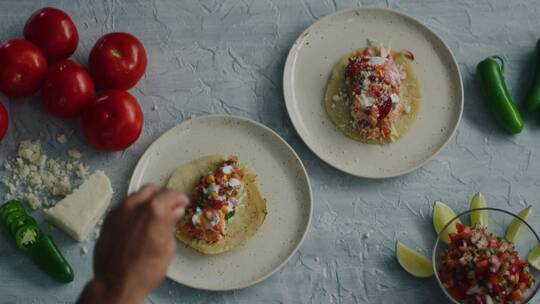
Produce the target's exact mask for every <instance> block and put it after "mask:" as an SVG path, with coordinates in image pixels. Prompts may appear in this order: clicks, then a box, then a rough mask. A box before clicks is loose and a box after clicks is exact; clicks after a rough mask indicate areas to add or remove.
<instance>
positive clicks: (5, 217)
mask: <svg viewBox="0 0 540 304" xmlns="http://www.w3.org/2000/svg"><path fill="white" fill-rule="evenodd" d="M0 220H1V222H3V223H4V226H6V228H7V230H8V231H9V232H10V233H11V235H12V236H13V238H14V239H15V244H16V245H17V249H19V250H20V251H23V252H29V253H30V255H31V257H32V260H34V262H35V263H36V264H37V265H38V266H39V267H41V268H42V269H43V270H44V271H45V272H46V273H47V274H49V275H50V276H51V277H53V278H55V279H57V280H58V281H60V282H64V283H68V282H71V281H73V270H72V269H71V266H70V265H69V264H68V262H67V261H66V259H65V258H64V256H63V255H62V253H61V252H60V250H58V248H57V247H56V245H55V244H54V242H53V240H52V239H51V238H50V237H49V236H48V235H45V234H43V233H41V230H40V229H39V226H38V225H37V223H36V220H35V219H34V218H32V217H31V216H29V215H28V214H27V213H26V210H25V209H24V206H23V205H22V203H21V202H20V201H17V200H13V201H9V202H7V203H5V204H3V205H2V206H0Z"/></svg>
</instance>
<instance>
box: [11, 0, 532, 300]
mask: <svg viewBox="0 0 540 304" xmlns="http://www.w3.org/2000/svg"><path fill="white" fill-rule="evenodd" d="M46 5H53V6H58V7H62V8H64V9H65V10H66V11H68V12H69V14H70V15H71V16H72V17H73V19H74V20H75V22H76V24H77V25H78V28H79V32H80V36H81V42H80V45H79V48H78V50H77V52H76V54H75V56H74V58H75V59H76V60H77V61H79V62H81V63H86V58H87V54H88V52H89V49H90V48H91V47H92V45H93V43H94V42H95V41H96V39H97V38H98V37H99V36H100V35H102V34H104V33H107V32H111V31H129V32H131V33H133V34H135V35H137V36H138V37H139V38H140V39H141V40H142V41H143V43H144V45H145V46H146V49H147V52H148V54H149V63H150V64H149V67H148V70H147V73H146V76H145V77H144V79H142V81H141V82H140V83H139V84H138V85H137V87H136V88H134V89H133V90H132V93H133V94H135V95H136V97H137V98H138V99H139V100H140V101H141V103H142V106H143V108H144V112H145V116H146V120H145V123H146V125H145V128H144V134H143V135H142V137H141V138H140V139H139V141H138V142H137V143H136V144H135V145H134V146H133V147H132V148H130V149H129V150H127V151H125V152H121V153H109V154H103V153H96V152H93V151H92V150H91V149H90V148H89V147H88V146H87V145H86V144H85V143H84V139H83V138H82V137H81V132H80V130H79V128H78V123H77V122H76V121H64V120H59V119H54V118H51V117H50V116H49V115H47V114H45V113H44V112H43V109H42V108H41V106H40V105H39V103H38V99H37V98H36V97H33V98H29V99H28V100H26V101H23V102H7V100H6V98H4V97H2V98H1V99H2V102H3V103H4V104H6V105H7V106H8V108H9V112H10V114H11V118H12V124H11V126H10V127H11V129H10V132H9V135H8V137H7V138H6V139H5V140H4V141H3V142H2V144H1V145H0V158H1V159H5V158H6V157H8V156H9V155H12V154H13V153H14V150H15V146H16V143H17V142H18V141H19V140H21V139H25V138H40V139H41V140H42V141H43V142H44V143H45V144H46V147H47V149H48V151H49V154H51V155H55V154H56V155H59V156H60V155H61V156H66V155H67V153H66V151H67V149H66V148H65V147H61V146H60V145H58V144H56V143H55V142H54V140H53V138H54V136H55V135H56V134H57V133H68V132H71V131H73V132H74V133H73V135H72V136H71V138H70V142H69V143H68V146H75V147H78V148H80V149H81V150H83V151H85V155H84V161H85V162H87V163H89V164H90V165H91V167H92V168H93V169H98V168H102V169H104V170H105V171H107V173H108V174H109V175H110V176H111V178H112V181H113V183H114V185H115V187H116V190H117V193H120V194H122V193H124V192H125V190H126V187H127V181H128V179H129V176H130V173H131V171H132V170H133V167H134V165H135V163H136V161H137V159H138V157H139V156H140V155H141V154H142V152H143V151H144V149H145V148H146V147H147V146H148V145H149V144H150V143H151V142H152V141H153V140H154V139H155V138H157V137H158V136H159V135H160V134H161V133H162V132H163V131H165V130H167V129H169V128H170V127H172V126H174V125H176V124H177V123H178V122H180V121H182V120H184V119H186V118H189V117H190V116H191V115H203V114H208V113H229V114H234V115H240V116H246V117H250V118H253V119H255V120H258V121H260V122H262V123H264V124H266V125H268V126H270V127H271V128H273V129H274V130H276V131H277V132H278V133H279V134H280V135H281V136H283V137H284V138H285V139H286V140H287V141H288V142H289V143H290V144H291V145H292V146H293V147H294V148H295V149H296V151H297V152H298V153H299V155H300V156H301V157H302V159H303V161H304V163H305V165H306V167H307V169H308V171H309V173H310V178H311V181H312V185H313V190H314V218H313V224H312V228H311V231H310V233H309V235H308V237H307V239H306V241H305V243H304V244H303V246H302V247H301V249H300V251H299V252H298V253H297V254H296V255H295V256H294V257H293V258H292V259H291V260H290V262H289V263H288V265H287V266H286V267H284V268H283V269H282V270H281V271H279V272H278V273H276V274H275V275H274V276H272V277H271V278H270V279H268V280H266V281H264V282H262V283H260V284H258V285H256V286H254V287H251V288H248V289H244V290H239V291H235V292H226V293H209V292H204V291H198V290H192V289H189V288H186V287H183V286H180V285H178V284H175V283H173V282H171V281H168V280H167V281H165V282H163V283H162V284H161V285H160V286H159V287H158V288H157V289H156V290H155V291H154V292H153V293H152V294H151V295H150V296H149V297H148V302H149V303H399V302H407V303H445V300H444V298H443V295H442V293H441V292H440V291H439V289H438V287H437V285H436V283H435V281H434V280H433V279H431V280H417V279H414V278H412V277H410V276H409V275H407V274H406V273H405V272H404V271H403V270H402V269H401V268H400V267H399V265H398V264H397V263H396V262H395V259H394V242H395V240H396V239H400V240H402V241H403V242H405V243H407V244H410V245H411V246H413V247H416V248H419V249H421V250H422V251H423V252H424V253H426V254H427V253H429V252H430V248H431V245H432V242H433V241H434V238H435V235H434V233H433V232H432V228H431V216H430V212H431V204H432V202H433V201H434V200H436V199H443V200H445V201H447V202H448V204H449V205H450V206H451V207H453V208H454V209H455V210H456V211H463V210H465V209H466V208H467V207H468V203H469V199H470V197H471V196H472V195H473V194H474V193H475V192H476V191H482V192H484V193H485V195H486V197H487V199H488V201H489V204H490V205H491V206H497V207H502V208H506V209H509V210H512V211H518V210H520V209H522V208H523V207H524V206H525V205H526V204H532V205H534V206H535V207H539V206H538V205H539V204H538V195H537V193H538V191H539V190H540V175H539V174H538V172H539V170H540V153H539V152H538V151H539V149H540V140H539V138H540V129H539V124H538V117H537V116H528V117H526V122H527V127H526V129H525V130H524V131H523V133H522V134H520V135H519V136H508V135H507V134H505V133H503V132H502V131H501V129H500V128H499V127H498V126H497V125H495V123H494V122H493V119H492V118H491V116H490V115H489V113H488V112H487V110H486V108H485V107H484V105H483V104H482V103H481V100H480V96H479V91H478V89H477V88H478V84H477V79H476V78H475V75H474V74H475V66H476V63H477V62H478V61H480V60H481V59H483V58H484V57H485V56H487V55H491V54H500V55H502V56H503V57H504V58H505V59H506V60H507V68H506V77H507V82H508V84H509V88H510V90H511V92H512V94H513V95H514V97H515V98H516V100H519V101H521V100H522V98H523V96H524V94H525V92H526V88H527V87H528V83H527V79H528V77H529V76H530V73H531V71H530V68H531V61H532V58H533V54H534V47H535V43H536V39H537V38H538V36H539V33H538V29H539V28H540V19H538V14H539V10H540V6H538V3H537V1H533V0H531V1H521V0H519V1H506V0H497V1H490V0H478V1H467V0H451V1H450V0H449V1H443V0H432V1H420V0H413V1H406V0H400V1H394V0H387V1H361V2H355V1H349V0H333V1H331V0H327V1H308V0H305V1H300V0H251V1H250V0H244V1H237V0H227V1H219V0H216V1H202V0H201V1H191V0H190V1H173V0H169V1H139V2H130V1H82V0H81V1H69V2H68V1H65V2H62V1H51V2H47V1H18V0H11V1H5V0H4V1H1V2H0V28H2V32H1V33H0V39H1V40H4V39H7V38H9V37H14V36H20V35H21V33H22V27H23V24H24V22H25V20H26V18H27V17H28V16H29V15H30V14H31V13H32V12H33V11H35V10H36V9H38V8H40V7H43V6H46ZM358 5H366V6H367V5H369V6H383V7H390V8H394V9H399V10H401V11H402V12H405V13H408V14H410V15H412V16H414V17H416V18H418V19H419V20H420V21H422V22H424V23H425V24H427V25H428V26H429V27H431V28H432V29H433V30H434V31H435V32H436V33H438V34H439V35H440V36H441V37H442V38H443V39H444V40H445V41H446V43H447V44H448V45H449V47H450V48H451V49H452V51H453V52H454V54H455V56H456V58H457V60H458V62H459V64H460V69H461V71H462V73H463V81H464V86H465V112H464V117H463V120H462V123H461V126H460V128H459V130H458V132H457V134H456V135H455V136H454V138H453V140H452V142H451V143H450V145H449V146H448V147H447V148H446V149H445V150H444V151H443V152H442V153H441V154H440V155H439V156H438V157H436V158H435V159H434V160H433V161H431V162H429V163H428V164H427V165H426V166H424V167H423V168H421V169H420V170H418V171H416V172H413V173H411V174H409V175H407V176H403V177H400V178H393V179H388V180H367V179H360V178H353V177H351V176H348V175H346V174H343V173H340V172H338V171H336V170H334V169H332V168H330V167H329V166H327V165H326V164H324V163H323V162H322V161H320V160H319V159H317V158H316V157H315V156H314V155H313V153H311V152H310V151H309V150H308V149H307V148H306V147H305V145H304V144H303V143H302V141H301V139H300V138H299V137H298V136H297V135H296V133H295V131H294V130H293V129H292V126H291V123H290V121H289V118H288V117H287V114H286V111H285V107H284V102H283V97H282V88H281V81H282V69H283V64H284V62H285V58H286V55H287V52H288V50H289V47H290V46H291V44H292V43H293V41H294V40H295V39H296V37H297V36H298V34H300V33H301V32H302V31H303V30H304V29H305V28H306V27H307V26H308V25H310V24H311V23H312V22H314V21H315V20H316V19H317V18H319V17H321V16H324V15H326V14H328V13H330V12H333V11H335V10H337V9H341V8H348V7H351V6H358ZM343 38H344V39H354V37H343ZM424 102H429V100H426V101H424ZM153 106H155V107H156V109H155V110H152V107H153ZM539 219H540V218H539V217H534V219H533V226H534V227H535V228H537V229H540V223H539V222H538V220H539ZM51 233H52V234H53V235H54V237H55V239H57V240H58V241H59V243H60V244H61V248H62V249H63V251H64V252H66V255H67V258H68V259H69V260H70V261H71V262H72V264H73V266H74V268H75V271H76V279H75V281H74V282H73V283H71V284H69V285H60V284H57V283H54V282H52V281H51V280H50V279H49V278H48V277H46V276H45V275H44V274H42V273H41V272H39V271H37V270H36V269H35V267H34V266H33V265H32V264H30V263H29V260H27V259H26V258H25V257H22V256H21V255H20V254H19V253H17V252H15V251H14V249H13V246H11V245H8V244H7V238H6V237H5V235H4V234H1V235H0V303H69V302H73V301H74V300H75V299H76V297H77V295H78V293H79V292H80V290H81V288H82V286H83V285H84V283H85V282H86V281H87V280H88V279H89V278H90V277H91V267H92V266H91V264H92V256H91V254H87V255H81V254H80V247H81V244H78V243H75V242H74V241H72V240H71V239H69V237H67V236H66V235H65V234H63V233H62V232H60V231H58V230H56V229H51ZM87 246H88V247H89V249H92V245H87ZM537 302H540V299H539V298H538V297H537Z"/></svg>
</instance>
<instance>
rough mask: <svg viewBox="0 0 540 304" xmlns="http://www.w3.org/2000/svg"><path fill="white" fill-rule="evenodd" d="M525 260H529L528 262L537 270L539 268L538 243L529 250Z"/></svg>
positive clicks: (539, 249) (539, 247) (539, 253)
mask: <svg viewBox="0 0 540 304" xmlns="http://www.w3.org/2000/svg"><path fill="white" fill-rule="evenodd" d="M527 261H529V264H531V266H532V267H534V268H535V269H537V270H540V244H538V245H536V246H535V247H534V248H533V249H532V250H531V252H529V256H528V257H527Z"/></svg>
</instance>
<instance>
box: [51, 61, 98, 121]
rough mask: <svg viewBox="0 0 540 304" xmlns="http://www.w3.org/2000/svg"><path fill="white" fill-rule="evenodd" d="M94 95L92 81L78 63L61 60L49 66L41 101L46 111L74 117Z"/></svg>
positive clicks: (60, 115) (56, 114)
mask: <svg viewBox="0 0 540 304" xmlns="http://www.w3.org/2000/svg"><path fill="white" fill-rule="evenodd" d="M93 96H94V83H93V82H92V79H90V75H88V73H87V72H86V70H85V69H84V68H83V67H82V66H81V65H79V64H78V63H76V62H74V61H72V60H62V61H60V62H58V63H56V64H54V65H53V66H51V67H50V68H49V71H47V76H46V77H45V82H44V83H43V88H42V89H41V101H42V102H43V105H44V106H45V109H47V111H48V112H49V113H51V114H53V115H55V116H58V117H75V116H78V115H79V114H81V112H82V110H83V107H84V106H85V105H86V104H87V103H89V102H90V101H91V100H92V97H93Z"/></svg>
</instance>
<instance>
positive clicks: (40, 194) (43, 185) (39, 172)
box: [0, 140, 88, 209]
mask: <svg viewBox="0 0 540 304" xmlns="http://www.w3.org/2000/svg"><path fill="white" fill-rule="evenodd" d="M79 153H80V152H79ZM3 169H5V171H6V174H5V176H4V178H3V180H2V184H3V185H4V186H5V188H6V189H7V191H0V194H1V193H2V192H3V193H4V197H3V199H4V200H6V199H13V198H25V199H26V201H27V203H28V204H29V205H30V207H31V208H32V209H35V208H39V206H40V205H45V206H50V204H51V203H53V204H54V202H55V201H56V200H57V199H58V197H57V196H59V195H61V196H64V195H67V194H69V193H71V189H72V186H73V185H75V186H76V185H78V184H80V183H81V182H82V181H83V180H84V179H85V178H86V177H88V169H87V167H86V166H85V165H84V164H83V163H81V162H80V161H77V160H71V161H64V160H61V159H54V158H49V157H48V156H47V155H46V154H45V153H44V152H43V150H42V148H41V144H40V142H39V140H24V141H22V142H20V143H19V146H18V149H17V155H16V157H14V158H11V159H8V160H6V161H5V162H4V165H3Z"/></svg>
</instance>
